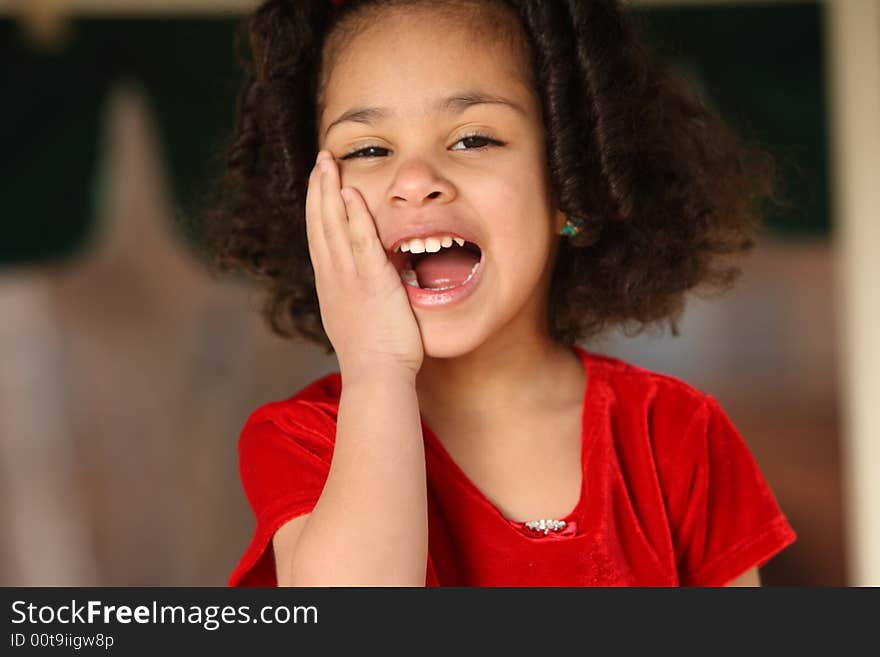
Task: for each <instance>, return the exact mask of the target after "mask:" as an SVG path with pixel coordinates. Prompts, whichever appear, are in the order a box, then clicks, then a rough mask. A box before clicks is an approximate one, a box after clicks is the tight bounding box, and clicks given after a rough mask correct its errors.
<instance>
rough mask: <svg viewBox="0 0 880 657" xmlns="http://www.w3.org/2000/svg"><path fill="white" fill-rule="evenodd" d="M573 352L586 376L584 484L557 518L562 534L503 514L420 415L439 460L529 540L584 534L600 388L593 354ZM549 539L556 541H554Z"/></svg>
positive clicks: (429, 444) (492, 511) (575, 349)
mask: <svg viewBox="0 0 880 657" xmlns="http://www.w3.org/2000/svg"><path fill="white" fill-rule="evenodd" d="M572 351H573V352H574V353H575V354H576V355H577V356H578V358H580V361H581V365H582V366H583V368H584V374H585V379H586V381H585V384H584V392H583V396H582V399H581V487H580V497H579V498H578V501H577V503H576V504H575V506H574V508H573V509H572V510H571V511H570V512H569V513H568V514H567V515H565V516H563V517H562V518H556V520H564V521H566V523H567V527H566V529H565V530H563V531H562V532H560V534H553V533H550V534H546V535H543V534H532V533H531V531H530V530H529V529H528V528H526V527H525V522H520V521H516V520H511V519H509V518H508V517H507V516H505V515H504V513H502V512H501V510H500V509H499V508H498V507H497V506H496V505H495V504H494V503H493V502H492V501H491V500H490V499H489V498H488V497H487V496H486V494H485V493H484V492H483V491H482V490H480V488H479V487H478V486H477V485H476V484H475V483H474V482H473V481H471V479H470V477H468V476H467V474H465V472H464V470H462V469H461V467H460V466H459V465H458V463H456V461H455V459H453V458H452V455H451V454H450V453H449V452H448V451H447V449H446V447H445V446H444V445H443V443H442V442H440V439H439V438H437V436H436V434H435V433H434V431H433V430H432V429H431V427H430V426H428V423H427V422H426V421H425V419H424V418H423V417H422V418H421V423H422V434H423V436H424V438H425V445H426V446H427V447H428V448H429V449H432V450H433V451H434V454H435V455H436V456H437V457H438V460H439V461H441V462H442V463H444V464H445V465H446V467H448V468H449V469H450V470H451V472H452V474H453V475H454V476H455V478H456V479H458V481H459V482H460V483H461V484H462V486H463V487H464V488H465V490H466V491H467V492H468V493H469V494H470V495H471V496H472V497H473V498H474V499H476V500H477V502H479V503H480V504H481V505H483V506H484V507H486V508H487V509H488V511H489V512H490V514H491V515H492V516H494V517H495V518H496V519H498V520H500V521H501V522H502V523H503V524H504V525H505V526H507V527H508V528H510V529H511V530H512V531H513V533H514V534H515V535H517V536H519V537H520V538H522V539H524V540H526V541H537V542H547V539H557V540H572V539H576V538H580V537H581V536H583V535H584V534H581V533H578V531H577V526H578V525H579V524H581V518H582V517H583V512H584V507H585V505H586V498H587V473H586V463H587V452H588V450H589V448H590V446H591V445H592V444H593V440H592V438H593V436H594V434H595V431H596V427H597V426H598V424H599V418H598V405H597V403H596V401H597V400H596V396H597V394H598V389H597V388H596V380H595V370H596V368H594V367H592V364H593V363H592V358H591V355H590V353H589V352H588V351H587V350H586V349H584V348H582V347H580V346H578V345H573V347H572ZM530 520H531V519H530ZM534 520H539V518H534ZM550 542H555V541H552V540H551V541H550Z"/></svg>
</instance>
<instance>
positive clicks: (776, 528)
mask: <svg viewBox="0 0 880 657" xmlns="http://www.w3.org/2000/svg"><path fill="white" fill-rule="evenodd" d="M681 447H682V451H681V452H680V453H679V457H680V459H679V463H678V472H677V477H676V478H677V482H676V485H675V486H674V488H675V489H676V491H675V493H674V494H671V495H670V497H669V499H668V501H667V504H668V511H669V516H670V524H671V528H672V532H673V541H674V548H675V557H676V562H677V567H678V572H679V582H680V584H681V585H682V586H724V585H726V584H728V583H730V582H731V581H732V580H734V579H736V578H737V577H738V576H739V575H741V574H743V573H744V572H746V571H747V570H749V569H751V568H753V567H755V566H757V567H760V566H762V565H764V564H765V563H766V562H767V561H769V560H770V558H771V557H773V556H774V555H776V554H777V553H778V552H779V551H781V550H782V549H783V548H785V547H786V546H788V545H789V544H791V543H792V542H794V540H795V538H796V536H795V533H794V531H793V530H792V528H791V526H790V525H789V523H788V521H787V519H786V518H785V516H784V515H783V513H782V511H781V510H780V508H779V505H778V504H777V501H776V499H775V497H774V495H773V492H772V491H771V490H770V486H769V485H768V484H767V481H766V480H765V479H764V476H763V475H762V473H761V471H760V470H759V468H758V464H757V462H756V461H755V458H754V457H753V456H752V453H751V452H750V451H749V448H748V446H747V445H746V443H745V441H744V440H743V438H742V436H741V435H740V434H739V432H738V431H737V429H736V427H735V426H734V425H733V423H732V422H731V420H730V418H728V417H727V415H726V414H725V413H724V411H723V410H722V409H721V407H720V406H719V405H718V402H717V401H716V400H715V399H714V398H713V397H712V396H711V395H706V404H705V405H704V406H703V407H702V408H701V409H700V410H699V411H698V412H697V413H696V415H695V416H694V418H693V419H692V421H691V422H690V424H689V426H688V428H687V430H686V432H685V434H684V435H683V436H682V441H681Z"/></svg>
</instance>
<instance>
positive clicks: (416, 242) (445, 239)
mask: <svg viewBox="0 0 880 657" xmlns="http://www.w3.org/2000/svg"><path fill="white" fill-rule="evenodd" d="M453 242H455V243H456V244H458V245H459V246H464V239H462V238H461V237H452V236H451V235H435V236H434V237H428V238H426V239H423V240H421V239H418V238H414V239H411V240H404V241H403V242H401V243H400V244H398V245H397V248H396V249H394V252H395V253H397V252H398V251H403V252H404V253H406V252H407V251H409V252H411V253H425V251H427V252H428V253H436V252H437V251H439V250H440V249H441V248H445V249H448V248H449V247H451V246H452V243H453Z"/></svg>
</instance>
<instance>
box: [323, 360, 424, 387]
mask: <svg viewBox="0 0 880 657" xmlns="http://www.w3.org/2000/svg"><path fill="white" fill-rule="evenodd" d="M339 371H340V375H341V377H342V385H343V386H355V385H361V384H365V385H371V386H381V387H386V386H389V385H395V384H403V385H407V386H412V387H413V388H415V385H416V374H417V372H415V371H414V370H413V369H412V368H409V367H406V366H405V365H397V364H394V363H387V362H383V363H375V364H372V363H359V364H358V365H357V366H351V365H349V366H347V367H346V366H343V365H341V364H340V367H339Z"/></svg>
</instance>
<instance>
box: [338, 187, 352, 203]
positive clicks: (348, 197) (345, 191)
mask: <svg viewBox="0 0 880 657" xmlns="http://www.w3.org/2000/svg"><path fill="white" fill-rule="evenodd" d="M339 193H340V194H342V198H343V199H344V200H345V202H346V203H351V202H352V201H353V200H354V192H352V191H351V190H350V189H349V188H348V187H343V188H342V190H341V191H340V192H339Z"/></svg>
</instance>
